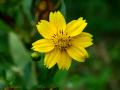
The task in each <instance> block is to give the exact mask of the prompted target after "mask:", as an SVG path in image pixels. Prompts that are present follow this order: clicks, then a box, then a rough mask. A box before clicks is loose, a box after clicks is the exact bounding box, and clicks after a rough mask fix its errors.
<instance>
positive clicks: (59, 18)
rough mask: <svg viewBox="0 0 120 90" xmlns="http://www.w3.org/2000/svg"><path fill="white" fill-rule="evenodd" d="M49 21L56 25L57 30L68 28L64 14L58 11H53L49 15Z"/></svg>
mask: <svg viewBox="0 0 120 90" xmlns="http://www.w3.org/2000/svg"><path fill="white" fill-rule="evenodd" d="M49 21H50V22H51V23H52V24H54V26H56V28H57V30H58V31H59V30H63V31H64V30H65V28H66V22H65V19H64V17H63V15H62V14H61V13H60V12H59V11H57V12H54V13H53V12H51V13H50V16H49Z"/></svg>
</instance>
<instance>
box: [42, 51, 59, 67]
mask: <svg viewBox="0 0 120 90" xmlns="http://www.w3.org/2000/svg"><path fill="white" fill-rule="evenodd" d="M59 55H60V51H59V50H58V49H54V50H52V51H51V52H48V53H46V54H45V59H44V65H46V67H47V68H49V69H50V68H52V67H53V66H54V65H55V64H56V63H57V61H58V59H59Z"/></svg>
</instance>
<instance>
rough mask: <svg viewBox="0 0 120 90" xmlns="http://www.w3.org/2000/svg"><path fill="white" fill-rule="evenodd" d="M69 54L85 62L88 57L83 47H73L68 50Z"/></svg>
mask: <svg viewBox="0 0 120 90" xmlns="http://www.w3.org/2000/svg"><path fill="white" fill-rule="evenodd" d="M67 53H68V54H69V55H70V56H71V57H72V58H73V59H75V60H77V61H79V62H83V61H84V59H85V58H87V57H88V53H87V51H86V50H85V49H84V48H82V47H79V46H78V47H75V46H71V47H69V48H68V49H67Z"/></svg>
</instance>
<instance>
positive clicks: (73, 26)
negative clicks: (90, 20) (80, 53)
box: [66, 17, 87, 37]
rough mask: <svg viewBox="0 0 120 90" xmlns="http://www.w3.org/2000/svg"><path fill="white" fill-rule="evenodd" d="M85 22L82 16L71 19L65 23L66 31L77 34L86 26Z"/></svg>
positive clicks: (73, 34)
mask: <svg viewBox="0 0 120 90" xmlns="http://www.w3.org/2000/svg"><path fill="white" fill-rule="evenodd" d="M86 25H87V23H86V21H85V20H83V18H82V17H81V18H79V19H78V20H73V21H71V22H70V23H68V24H67V27H66V32H67V33H68V34H69V35H70V36H71V37H73V36H76V35H79V34H80V33H81V32H82V31H83V30H84V28H85V27H86Z"/></svg>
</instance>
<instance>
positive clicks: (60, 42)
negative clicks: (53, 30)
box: [52, 31, 71, 50]
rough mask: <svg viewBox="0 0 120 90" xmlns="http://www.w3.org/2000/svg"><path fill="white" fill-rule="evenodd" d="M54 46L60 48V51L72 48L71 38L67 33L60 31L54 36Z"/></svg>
mask: <svg viewBox="0 0 120 90" xmlns="http://www.w3.org/2000/svg"><path fill="white" fill-rule="evenodd" d="M52 41H53V44H54V45H55V47H56V48H59V49H60V50H65V49H66V48H68V47H70V46H71V43H70V41H71V37H70V36H68V34H67V33H65V32H63V31H60V32H59V33H57V34H54V35H53V36H52Z"/></svg>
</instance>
